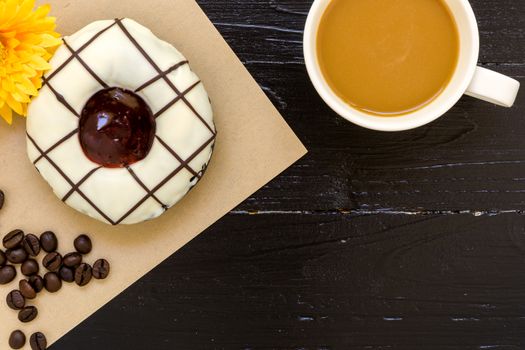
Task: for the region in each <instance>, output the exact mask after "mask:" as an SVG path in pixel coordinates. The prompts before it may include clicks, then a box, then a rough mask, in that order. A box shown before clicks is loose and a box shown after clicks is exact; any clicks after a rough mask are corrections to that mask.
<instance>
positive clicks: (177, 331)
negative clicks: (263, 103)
mask: <svg viewBox="0 0 525 350" xmlns="http://www.w3.org/2000/svg"><path fill="white" fill-rule="evenodd" d="M311 2H312V1H311V0H200V1H199V3H200V4H201V6H202V7H203V9H204V10H205V12H206V13H207V14H208V16H209V17H210V18H211V19H212V21H213V22H214V23H215V24H216V26H217V28H218V29H219V31H220V32H221V33H222V34H223V35H224V37H225V38H226V40H227V41H228V42H229V44H230V45H231V46H232V47H233V49H234V51H235V52H236V53H237V54H238V55H239V57H240V58H241V60H242V61H243V62H244V63H245V65H246V67H247V68H248V69H249V70H250V72H251V73H252V74H253V75H254V77H255V79H256V80H257V81H258V82H259V84H260V85H261V87H262V88H263V90H264V91H265V92H266V93H267V95H268V97H269V98H270V99H271V100H272V102H273V103H274V104H275V105H276V106H277V108H278V109H279V110H280V111H281V112H282V114H283V116H284V117H285V118H286V120H287V121H288V122H289V123H290V125H291V126H292V128H293V129H294V130H295V131H296V132H297V134H298V135H299V137H300V138H301V139H302V141H304V143H305V144H306V145H307V147H308V149H309V150H310V154H309V155H308V156H307V157H305V158H304V159H302V160H301V161H300V162H298V163H297V164H296V165H294V166H293V167H292V168H290V169H289V170H288V171H286V172H285V173H284V174H283V175H282V176H280V177H279V178H277V179H275V180H274V181H272V182H271V183H270V184H268V185H267V186H265V187H264V188H263V189H262V190H260V191H259V192H257V193H256V194H254V195H253V196H251V197H250V198H249V199H248V200H247V201H245V202H244V203H243V204H242V205H240V206H239V207H238V208H237V209H235V210H234V211H233V212H232V213H231V214H230V215H228V216H227V217H225V218H224V219H223V220H221V221H220V222H219V223H217V224H216V225H214V226H213V227H211V228H210V229H208V230H207V231H206V232H205V233H203V234H202V235H201V236H200V237H199V238H197V239H196V240H195V241H193V242H192V243H190V244H189V245H188V246H186V247H185V248H184V249H183V250H182V251H180V252H179V253H177V254H176V255H174V256H173V257H171V258H170V259H168V260H167V261H166V262H164V263H163V264H162V265H161V266H159V267H158V268H157V269H155V270H154V271H153V272H152V273H150V274H148V275H147V276H145V277H144V278H143V279H142V280H140V281H139V282H138V283H136V284H135V285H133V286H132V287H131V288H130V289H129V290H127V291H126V292H124V293H123V294H122V295H121V296H119V297H118V298H117V299H116V300H114V301H113V302H112V303H110V304H109V305H107V306H106V307H105V308H103V309H102V310H100V311H99V312H98V313H96V314H95V315H94V316H93V317H91V318H90V319H89V320H87V321H86V322H85V323H83V324H82V325H80V326H79V327H77V328H76V329H75V330H74V331H73V332H72V333H70V334H69V335H67V336H66V337H65V338H64V339H62V340H61V341H60V342H59V343H58V344H56V345H55V346H54V347H53V349H54V350H69V349H79V350H83V349H159V350H163V349H359V350H361V349H363V350H364V349H373V350H379V349H403V350H405V349H407V350H411V349H414V350H416V349H417V350H420V349H425V350H426V349H429V350H437V349H497V350H509V349H512V350H514V349H523V348H525V331H524V329H525V283H523V276H524V274H525V216H524V215H523V213H524V212H525V150H524V148H525V147H524V146H525V93H524V92H523V91H522V92H521V93H520V95H519V96H518V100H517V103H516V107H514V108H513V109H503V108H500V107H495V106H493V105H490V104H487V103H484V102H481V101H477V100H474V99H472V98H469V97H465V98H463V99H462V100H461V101H460V102H459V103H458V104H457V106H456V107H454V108H453V109H452V110H451V111H450V112H449V113H447V114H446V115H445V116H444V117H443V118H441V119H439V120H438V121H436V122H434V123H432V124H430V125H428V126H425V127H422V128H419V129H417V130H413V131H408V132H402V133H396V134H385V133H379V132H372V131H369V130H365V129H362V128H359V127H356V126H353V125H351V124H349V123H348V122H346V121H344V120H343V119H341V118H339V117H337V116H336V115H335V114H334V113H333V112H331V111H330V110H329V109H328V108H327V107H326V105H325V104H324V103H323V102H322V101H321V100H320V98H319V97H318V95H317V94H316V93H315V91H314V89H313V87H312V85H311V84H310V82H309V80H308V78H307V74H306V70H305V67H304V64H303V58H302V43H301V39H302V28H303V26H304V22H305V19H306V14H307V11H308V9H309V7H310V5H311ZM471 3H472V5H473V7H474V10H475V12H476V15H477V17H478V22H479V27H480V36H481V45H482V46H481V54H480V61H481V64H482V65H483V66H485V67H487V68H491V69H494V70H497V71H500V72H502V73H504V74H508V75H510V76H512V77H515V78H516V79H518V80H520V81H521V82H522V83H524V82H525V2H523V0H475V1H474V0H473V1H471ZM255 214H256V215H255ZM86 297H88V296H86Z"/></svg>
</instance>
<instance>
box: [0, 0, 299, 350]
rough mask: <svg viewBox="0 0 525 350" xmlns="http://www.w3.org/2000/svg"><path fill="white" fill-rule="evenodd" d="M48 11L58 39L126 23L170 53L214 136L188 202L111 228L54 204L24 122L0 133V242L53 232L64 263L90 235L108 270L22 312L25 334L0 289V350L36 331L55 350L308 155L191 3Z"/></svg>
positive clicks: (98, 4)
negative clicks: (33, 311)
mask: <svg viewBox="0 0 525 350" xmlns="http://www.w3.org/2000/svg"><path fill="white" fill-rule="evenodd" d="M48 2H49V3H51V5H52V7H53V10H52V14H53V15H54V16H56V17H57V18H58V24H59V26H58V31H59V32H60V33H62V34H64V35H68V34H71V33H73V32H74V31H76V30H78V29H80V28H82V27H83V26H85V25H86V24H88V23H90V22H92V21H94V20H98V19H112V18H116V17H130V18H133V19H135V20H137V21H138V22H140V23H142V24H144V25H146V26H147V27H149V28H151V29H152V30H153V32H154V33H155V34H157V35H158V36H159V37H160V38H162V39H164V40H167V41H168V42H171V43H173V44H174V45H175V46H176V47H177V48H178V49H179V50H180V51H182V52H183V54H184V55H185V56H186V57H187V58H188V59H189V60H190V64H191V66H192V68H193V70H195V71H196V73H197V74H198V75H199V76H200V78H201V79H202V80H203V82H204V84H205V86H206V88H207V90H208V92H209V94H210V97H211V100H212V101H213V107H214V112H215V118H216V119H215V121H216V124H217V129H218V131H219V134H218V138H217V145H216V148H215V153H214V155H213V160H212V162H211V165H210V168H209V170H208V172H207V173H206V176H204V178H203V180H202V181H201V182H200V183H199V184H198V186H197V187H196V188H195V189H194V190H193V191H192V192H191V193H190V194H189V195H188V196H187V197H186V198H185V199H183V200H182V201H181V202H180V203H179V204H178V205H176V206H175V207H174V208H172V209H171V210H170V211H168V212H167V213H166V214H165V215H163V216H162V217H161V218H159V219H156V220H153V221H150V222H147V223H143V224H139V225H134V226H119V227H111V226H108V225H105V224H102V223H99V222H97V221H95V220H93V219H90V218H88V217H86V216H83V215H81V214H79V213H77V212H76V211H74V210H73V209H70V208H69V207H67V206H66V205H65V204H63V203H61V202H60V201H59V200H58V199H57V198H56V197H55V195H54V194H53V193H52V191H51V189H50V188H49V187H48V185H47V184H46V183H45V182H44V180H43V179H42V178H41V177H40V176H39V175H38V173H37V172H36V170H35V168H34V167H33V166H32V164H30V162H29V161H28V159H27V156H26V144H25V136H24V133H25V121H24V120H23V119H21V118H18V120H17V121H16V122H15V123H14V125H13V126H12V127H8V126H7V125H1V124H0V188H2V189H3V190H4V191H5V192H6V197H7V198H6V204H5V207H4V210H2V211H0V234H2V235H3V234H5V233H7V232H8V231H10V230H11V229H14V228H22V229H24V230H25V231H26V232H33V233H35V234H40V233H41V232H43V231H44V230H53V231H55V232H56V233H57V235H58V237H59V240H60V246H59V251H60V252H61V253H63V254H65V253H67V252H69V251H72V250H73V239H74V238H75V237H76V236H77V235H78V234H79V233H82V232H87V233H89V234H90V235H91V237H92V238H93V241H94V250H93V252H92V253H91V254H89V255H88V256H87V257H86V258H85V260H86V261H87V262H89V263H93V262H94V261H95V260H96V259H97V258H99V257H105V258H107V259H108V260H109V261H110V263H111V268H112V271H111V275H110V278H108V279H107V280H104V281H97V280H93V281H92V282H91V283H90V284H89V285H88V286H86V287H83V288H80V287H78V286H76V285H74V284H73V285H69V284H64V286H63V288H62V289H61V290H60V291H59V292H58V293H56V294H49V293H47V292H45V291H44V292H42V293H41V294H40V295H39V296H38V297H37V299H36V300H35V301H34V302H30V303H29V304H33V305H35V306H37V307H38V309H39V316H38V318H37V319H36V320H35V321H33V322H31V323H29V324H22V323H20V322H19V321H18V319H17V313H16V312H15V311H13V310H10V309H8V307H7V306H6V304H5V301H4V300H5V299H4V297H5V295H6V294H7V293H8V292H9V291H11V290H12V289H16V288H17V286H18V284H17V283H18V280H19V279H20V277H21V274H20V273H19V274H18V276H17V279H16V280H15V281H14V282H12V283H11V284H9V285H7V286H0V297H1V298H0V349H8V348H9V347H8V344H7V339H8V337H9V334H10V332H11V331H13V330H15V329H21V330H23V331H25V332H26V335H27V336H28V337H29V335H30V334H31V333H33V332H34V331H42V332H44V333H45V334H46V336H47V339H48V341H49V343H53V342H55V341H56V340H57V339H59V338H60V337H61V336H63V335H64V334H65V333H67V332H68V331H69V330H71V329H72V328H73V327H75V326H76V325H77V324H78V323H80V322H81V321H83V320H84V319H85V318H87V317H88V316H89V315H91V314H92V313H93V312H95V311H96V310H97V309H99V308H100V307H101V306H103V305H104V304H105V303H107V302H108V301H110V300H111V299H112V298H114V297H115V296H117V295H118V294H119V293H120V292H122V291H123V290H124V289H125V288H127V287H128V286H129V285H131V284H132V283H133V282H135V281H136V280H138V279H139V278H140V277H142V276H143V275H144V274H146V273H147V272H148V271H150V270H151V269H153V268H154V267H155V266H156V265H158V264H159V263H160V262H162V261H163V260H165V259H166V258H167V257H168V256H170V255H171V254H173V253H174V252H175V251H177V250H178V249H180V248H181V247H182V246H183V245H185V244H186V243H187V242H189V241H190V240H191V239H193V238H194V237H195V236H196V235H198V234H199V233H200V232H202V231H203V230H204V229H206V228H207V227H208V226H210V225H211V224H212V223H214V222H215V221H217V220H218V219H219V218H220V217H222V216H223V215H225V214H226V213H227V212H228V211H229V210H231V209H232V208H234V207H235V206H236V205H238V204H239V203H240V202H242V201H243V200H244V199H246V198H247V197H248V196H249V195H250V194H252V193H253V192H255V191H256V190H257V189H259V188H260V187H262V186H263V185H264V184H266V183H267V182H268V181H270V180H271V179H272V178H274V177H275V176H277V175H278V174H279V173H281V172H282V171H283V170H284V169H286V168H287V167H289V166H290V165H291V164H292V163H294V162H295V161H296V160H298V159H299V158H300V157H301V156H303V155H304V154H305V153H306V150H305V148H304V147H303V145H302V144H301V143H300V141H299V140H298V139H297V137H296V136H295V135H294V133H293V132H292V131H291V130H290V128H289V127H288V126H287V124H286V123H285V121H284V120H283V118H282V117H281V116H280V115H279V113H278V112H277V110H276V109H275V108H274V107H273V105H272V104H271V103H270V101H269V100H268V99H267V98H266V96H265V95H264V93H263V92H262V91H261V90H260V89H259V87H258V86H257V84H256V82H255V81H254V80H253V79H252V77H251V76H250V75H249V73H248V72H247V71H246V69H245V68H244V67H243V65H242V64H241V62H240V61H239V60H238V58H237V57H236V56H235V54H234V53H233V52H232V50H231V49H230V48H229V47H228V45H227V44H226V42H225V41H224V40H223V39H222V37H221V36H220V34H219V33H218V32H217V30H216V29H215V28H214V26H213V25H212V23H211V22H210V21H209V20H208V18H207V17H206V15H205V14H204V13H203V12H202V11H201V9H200V8H199V6H198V5H197V4H196V3H195V1H194V0H147V1H143V0H142V1H141V0H118V1H114V0H89V1H78V0H74V1H73V0H50V1H48ZM40 3H43V2H42V1H40ZM42 256H43V254H42V253H41V255H40V256H39V257H38V259H39V260H41V259H42ZM145 336H147V335H145ZM26 349H29V345H26Z"/></svg>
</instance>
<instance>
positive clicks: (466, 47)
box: [304, 0, 520, 131]
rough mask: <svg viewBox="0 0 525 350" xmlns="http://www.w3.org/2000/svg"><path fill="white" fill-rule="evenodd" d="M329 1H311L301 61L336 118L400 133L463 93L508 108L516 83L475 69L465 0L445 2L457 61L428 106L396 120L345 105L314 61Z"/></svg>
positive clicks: (474, 36) (475, 35) (473, 25)
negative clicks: (451, 17)
mask: <svg viewBox="0 0 525 350" xmlns="http://www.w3.org/2000/svg"><path fill="white" fill-rule="evenodd" d="M330 1H331V0H315V1H314V3H313V5H312V8H311V10H310V13H309V15H308V19H307V21H306V27H305V31H304V58H305V62H306V68H307V70H308V74H309V76H310V79H311V80H312V83H313V85H314V86H315V88H316V90H317V92H318V93H319V95H321V97H322V98H323V100H324V101H325V102H326V103H327V104H328V105H329V106H330V107H331V108H332V109H333V110H334V111H335V112H337V113H338V114H339V115H340V116H342V117H343V118H345V119H347V120H349V121H351V122H352V123H355V124H357V125H360V126H362V127H365V128H369V129H374V130H381V131H401V130H408V129H413V128H417V127H419V126H422V125H425V124H428V123H430V122H431V121H433V120H435V119H437V118H439V117H441V116H442V115H443V114H445V112H447V111H448V110H449V109H450V108H452V106H454V105H455V104H456V103H457V102H458V100H459V99H460V98H461V96H462V95H464V94H466V95H469V96H473V97H476V98H479V99H481V100H485V101H488V102H491V103H494V104H497V105H500V106H504V107H511V106H512V105H513V104H514V101H515V100H516V96H517V94H518V90H519V87H520V83H519V82H518V81H516V80H514V79H512V78H509V77H507V76H505V75H502V74H500V73H496V72H493V71H491V70H488V69H485V68H482V67H478V66H477V63H478V56H479V31H478V24H477V22H476V17H475V16H474V12H473V10H472V7H471V6H470V4H469V2H468V1H467V0H445V2H446V3H447V4H448V6H449V8H450V10H451V12H452V14H453V15H454V18H455V20H456V23H457V26H458V30H459V36H460V52H459V60H458V64H457V67H456V70H455V72H454V75H453V77H452V79H451V81H450V83H449V84H448V86H447V87H446V88H445V89H444V91H443V92H442V93H441V94H440V95H439V96H438V97H437V98H436V99H435V100H433V101H432V102H431V103H429V104H428V105H426V106H424V107H422V108H421V109H418V110H416V111H414V112H410V113H408V114H405V115H402V116H397V117H378V116H374V115H370V114H366V113H364V112H362V111H360V110H358V109H355V108H353V107H352V106H350V105H348V104H347V103H345V102H344V101H343V100H342V99H341V98H339V97H338V96H337V95H336V94H335V93H334V92H333V91H332V89H331V88H330V86H329V85H328V83H327V82H326V80H325V78H324V76H323V74H322V72H321V69H320V67H319V62H318V58H317V46H316V45H317V30H318V27H319V22H320V21H321V17H322V16H323V14H324V11H325V9H326V7H327V6H328V4H329V3H330Z"/></svg>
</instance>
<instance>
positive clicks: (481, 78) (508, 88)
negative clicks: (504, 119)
mask: <svg viewBox="0 0 525 350" xmlns="http://www.w3.org/2000/svg"><path fill="white" fill-rule="evenodd" d="M519 89H520V83H519V81H517V80H514V79H512V78H509V77H507V76H505V75H503V74H500V73H496V72H494V71H491V70H488V69H486V68H483V67H476V72H475V73H474V79H472V82H471V83H470V85H469V87H468V88H467V91H466V92H465V95H468V96H472V97H475V98H479V99H480V100H483V101H487V102H491V103H494V104H497V105H499V106H503V107H512V105H513V104H514V101H516V96H517V95H518V90H519Z"/></svg>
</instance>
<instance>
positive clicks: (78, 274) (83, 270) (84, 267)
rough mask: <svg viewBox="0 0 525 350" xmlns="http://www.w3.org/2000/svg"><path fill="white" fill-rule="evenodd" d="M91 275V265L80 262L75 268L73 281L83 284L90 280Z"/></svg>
mask: <svg viewBox="0 0 525 350" xmlns="http://www.w3.org/2000/svg"><path fill="white" fill-rule="evenodd" d="M92 276H93V273H92V269H91V266H89V265H88V264H85V263H83V264H80V266H79V267H77V268H76V270H75V283H76V284H78V285H79V286H81V287H82V286H85V285H86V284H88V283H89V281H91V277H92Z"/></svg>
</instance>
